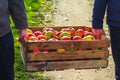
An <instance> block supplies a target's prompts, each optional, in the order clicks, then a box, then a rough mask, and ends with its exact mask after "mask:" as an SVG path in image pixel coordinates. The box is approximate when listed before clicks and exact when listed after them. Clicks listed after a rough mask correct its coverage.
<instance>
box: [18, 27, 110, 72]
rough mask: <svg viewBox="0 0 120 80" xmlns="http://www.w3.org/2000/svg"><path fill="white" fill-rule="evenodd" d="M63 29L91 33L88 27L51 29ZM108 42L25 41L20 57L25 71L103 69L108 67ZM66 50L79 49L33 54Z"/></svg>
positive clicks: (39, 28)
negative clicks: (34, 51)
mask: <svg viewBox="0 0 120 80" xmlns="http://www.w3.org/2000/svg"><path fill="white" fill-rule="evenodd" d="M64 27H74V28H75V29H78V28H82V29H84V30H87V31H91V28H90V27H85V26H63V27H61V26H57V27H52V28H54V29H55V30H61V29H62V28H64ZM43 28H44V27H30V29H31V30H33V31H36V30H40V31H41V30H42V29H43ZM109 46H110V40H92V41H72V40H71V41H43V42H41V41H37V42H33V41H27V40H25V42H24V45H22V46H21V49H20V51H21V56H22V60H23V63H24V66H25V69H26V71H42V70H64V69H71V68H74V69H86V68H88V69H91V68H105V67H107V66H108V59H107V58H108V57H109V50H108V47H109ZM62 48H64V49H66V48H81V49H82V50H77V51H74V52H70V51H65V52H61V53H59V52H57V51H55V52H48V53H43V52H39V53H33V52H31V51H33V50H34V49H50V50H53V49H55V50H56V49H62Z"/></svg>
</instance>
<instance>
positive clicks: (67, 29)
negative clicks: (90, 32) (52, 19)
mask: <svg viewBox="0 0 120 80" xmlns="http://www.w3.org/2000/svg"><path fill="white" fill-rule="evenodd" d="M61 32H70V28H62V29H61Z"/></svg>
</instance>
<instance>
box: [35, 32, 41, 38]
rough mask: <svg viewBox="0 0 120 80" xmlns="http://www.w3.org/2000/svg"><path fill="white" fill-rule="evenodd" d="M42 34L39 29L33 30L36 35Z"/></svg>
mask: <svg viewBox="0 0 120 80" xmlns="http://www.w3.org/2000/svg"><path fill="white" fill-rule="evenodd" d="M41 34H42V32H41V31H35V32H34V35H35V36H36V37H37V36H38V35H41Z"/></svg>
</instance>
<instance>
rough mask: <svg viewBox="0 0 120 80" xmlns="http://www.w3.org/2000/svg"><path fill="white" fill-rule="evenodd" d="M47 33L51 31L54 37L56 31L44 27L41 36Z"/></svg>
mask: <svg viewBox="0 0 120 80" xmlns="http://www.w3.org/2000/svg"><path fill="white" fill-rule="evenodd" d="M48 31H52V32H53V33H54V36H55V35H56V31H55V30H54V29H53V28H50V27H46V28H44V29H43V34H45V33H46V32H48Z"/></svg>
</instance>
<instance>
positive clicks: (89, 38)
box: [83, 35, 95, 40]
mask: <svg viewBox="0 0 120 80" xmlns="http://www.w3.org/2000/svg"><path fill="white" fill-rule="evenodd" d="M83 40H95V37H94V36H93V35H87V36H85V37H83Z"/></svg>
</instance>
